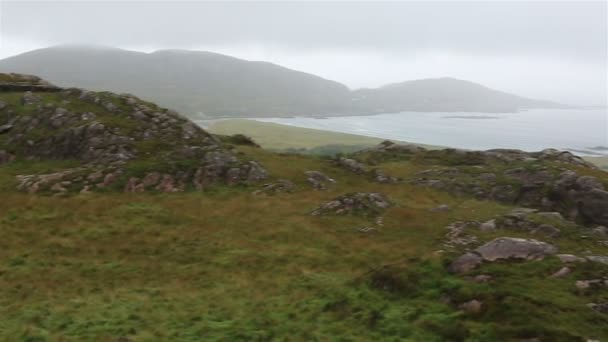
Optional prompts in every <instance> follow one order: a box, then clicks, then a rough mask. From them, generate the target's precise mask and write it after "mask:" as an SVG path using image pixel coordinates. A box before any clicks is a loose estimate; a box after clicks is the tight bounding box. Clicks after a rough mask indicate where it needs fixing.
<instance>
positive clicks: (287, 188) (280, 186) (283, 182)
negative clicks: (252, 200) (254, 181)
mask: <svg viewBox="0 0 608 342" xmlns="http://www.w3.org/2000/svg"><path fill="white" fill-rule="evenodd" d="M295 187H296V186H295V184H293V182H291V181H290V180H287V179H279V180H278V181H276V182H275V183H268V184H264V185H263V186H262V188H261V189H260V190H256V191H255V192H254V193H253V194H254V195H263V194H265V195H272V194H279V193H285V192H293V190H294V189H295Z"/></svg>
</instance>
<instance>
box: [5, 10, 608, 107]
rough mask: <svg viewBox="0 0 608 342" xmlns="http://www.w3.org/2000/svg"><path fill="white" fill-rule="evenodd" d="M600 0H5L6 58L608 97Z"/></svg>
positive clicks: (570, 98)
mask: <svg viewBox="0 0 608 342" xmlns="http://www.w3.org/2000/svg"><path fill="white" fill-rule="evenodd" d="M607 11H608V9H607V5H606V1H598V2H582V1H572V2H547V1H542V2H538V1H537V2H521V1H520V2H454V1H451V2H428V1H427V2H424V3H422V2H386V3H379V2H288V3H285V2H283V3H278V2H221V3H218V2H176V1H164V2H150V1H136V2H116V1H113V2H99V1H97V2H91V1H86V2H85V1H81V2H74V1H71V2H54V1H53V2H52V1H45V2H28V1H22V0H20V1H2V0H0V20H1V22H0V58H4V57H7V56H11V55H15V54H18V53H22V52H25V51H28V50H32V49H36V48H41V47H47V46H52V45H57V44H81V43H85V44H101V45H109V46H115V47H121V48H126V49H133V50H139V51H153V50H158V49H168V48H171V49H175V48H178V49H195V50H209V51H215V52H220V53H225V54H229V55H233V56H235V57H240V58H245V59H251V60H266V61H271V62H274V63H277V64H281V65H283V66H286V67H289V68H293V69H297V70H302V71H306V72H310V73H314V74H317V75H319V76H322V77H325V78H328V79H332V80H336V81H339V82H342V83H344V84H346V85H348V86H349V87H351V88H359V87H374V86H379V85H383V84H386V83H392V82H400V81H405V80H410V79H418V78H427V77H443V76H450V77H456V78H462V79H467V80H471V81H475V82H479V83H482V84H484V85H487V86H490V87H493V88H497V89H500V90H505V91H509V92H514V93H518V94H520V95H524V96H529V97H536V98H544V99H551V100H557V101H562V102H566V103H573V104H606V96H607V95H606V92H607V86H606V82H607V72H608V70H607V40H608V37H607V25H608V24H607Z"/></svg>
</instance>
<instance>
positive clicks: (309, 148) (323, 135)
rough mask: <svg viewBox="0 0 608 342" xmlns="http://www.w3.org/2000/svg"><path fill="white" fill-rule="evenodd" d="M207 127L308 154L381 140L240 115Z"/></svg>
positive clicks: (354, 147)
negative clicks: (252, 118)
mask: <svg viewBox="0 0 608 342" xmlns="http://www.w3.org/2000/svg"><path fill="white" fill-rule="evenodd" d="M208 130H209V132H211V133H214V134H221V135H234V134H244V135H246V136H248V137H251V138H253V140H254V141H255V142H256V143H258V144H259V145H260V146H261V147H263V148H265V149H269V150H282V151H285V150H291V151H294V152H295V151H298V152H304V153H310V154H333V153H337V152H354V151H356V150H360V149H363V148H367V147H371V146H375V145H378V144H379V143H381V142H382V141H384V139H379V138H373V137H367V136H363V135H356V134H347V133H339V132H331V131H323V130H318V129H311V128H302V127H293V126H287V125H280V124H275V123H271V122H261V121H254V120H242V119H231V120H221V121H214V122H212V123H210V124H209V127H208Z"/></svg>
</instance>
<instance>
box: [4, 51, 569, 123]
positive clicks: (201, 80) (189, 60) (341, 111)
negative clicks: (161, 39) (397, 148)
mask: <svg viewBox="0 0 608 342" xmlns="http://www.w3.org/2000/svg"><path fill="white" fill-rule="evenodd" d="M0 72H18V73H26V74H33V75H38V76H41V77H43V78H45V79H47V80H49V81H51V82H53V83H55V84H58V85H60V86H64V87H81V88H86V89H92V90H98V91H112V92H116V93H129V94H134V95H136V96H138V97H141V98H143V99H146V100H149V101H154V102H156V103H158V104H160V105H162V106H165V107H168V108H172V109H175V110H177V111H179V112H180V113H183V114H185V115H188V116H189V117H191V118H197V119H201V118H206V119H212V118H226V117H230V118H237V117H242V118H246V117H249V118H256V117H291V116H335V115H370V114H376V113H387V112H401V111H448V112H453V111H472V112H512V111H517V110H520V109H528V108H554V107H559V106H560V105H558V104H555V103H551V102H547V101H537V100H531V99H526V98H523V97H519V96H515V95H511V94H507V93H503V92H500V91H496V90H492V89H489V88H486V87H483V86H481V85H478V84H475V83H472V82H467V81H461V80H455V79H449V78H443V79H427V80H417V81H409V82H404V83H401V84H395V85H389V86H385V87H381V88H377V89H360V90H355V91H351V90H349V89H348V88H347V87H346V86H345V85H343V84H340V83H338V82H334V81H330V80H326V79H323V78H321V77H318V76H315V75H311V74H307V73H304V72H299V71H295V70H290V69H288V68H284V67H281V66H279V65H275V64H272V63H266V62H257V61H247V60H242V59H237V58H234V57H230V56H225V55H221V54H217V53H211V52H201V51H185V50H162V51H156V52H152V53H141V52H134V51H128V50H122V49H116V48H109V47H99V46H57V47H50V48H45V49H39V50H34V51H30V52H27V53H24V54H21V55H17V56H13V57H9V58H6V59H3V60H0Z"/></svg>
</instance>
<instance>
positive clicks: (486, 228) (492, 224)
mask: <svg viewBox="0 0 608 342" xmlns="http://www.w3.org/2000/svg"><path fill="white" fill-rule="evenodd" d="M479 230H481V231H482V232H490V231H494V230H496V220H489V221H486V222H484V223H482V224H481V225H480V226H479Z"/></svg>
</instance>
